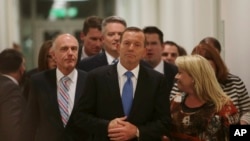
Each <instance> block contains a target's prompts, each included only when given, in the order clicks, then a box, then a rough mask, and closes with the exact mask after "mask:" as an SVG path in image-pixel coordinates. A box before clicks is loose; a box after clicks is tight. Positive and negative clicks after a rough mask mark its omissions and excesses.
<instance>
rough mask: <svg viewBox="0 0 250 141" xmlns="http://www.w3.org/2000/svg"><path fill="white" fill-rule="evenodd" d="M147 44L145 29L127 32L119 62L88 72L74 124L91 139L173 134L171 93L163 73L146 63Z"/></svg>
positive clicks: (143, 139)
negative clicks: (170, 104)
mask: <svg viewBox="0 0 250 141" xmlns="http://www.w3.org/2000/svg"><path fill="white" fill-rule="evenodd" d="M145 40H146V39H145V35H144V33H143V31H142V30H141V29H139V28H137V27H129V28H127V29H125V31H124V32H123V34H122V35H121V40H120V44H119V46H118V51H119V54H120V61H119V62H118V63H117V64H115V65H108V66H103V67H100V68H97V69H95V70H93V71H90V72H89V74H88V77H87V79H86V85H85V89H84V90H85V91H84V94H83V96H82V98H81V99H80V101H79V106H78V110H76V114H75V116H74V117H73V123H74V124H75V125H76V126H78V127H80V128H82V129H84V130H85V131H87V132H88V133H89V134H90V135H91V138H90V140H91V141H109V140H112V141H125V140H126V141H128V140H129V141H136V140H140V141H161V137H162V135H164V134H166V135H169V131H170V126H171V122H170V112H169V93H170V90H171V89H170V87H169V86H167V84H169V83H167V82H166V78H165V77H164V75H163V74H161V73H159V72H157V71H155V70H153V69H151V68H148V67H146V66H144V65H142V64H141V59H142V57H143V56H144V55H145V51H146V50H145ZM128 74H130V75H128ZM126 75H128V76H126Z"/></svg>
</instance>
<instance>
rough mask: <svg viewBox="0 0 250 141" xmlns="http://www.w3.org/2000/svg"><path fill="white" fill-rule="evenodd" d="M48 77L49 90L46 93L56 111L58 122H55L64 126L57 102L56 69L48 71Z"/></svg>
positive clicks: (53, 109)
mask: <svg viewBox="0 0 250 141" xmlns="http://www.w3.org/2000/svg"><path fill="white" fill-rule="evenodd" d="M45 75H46V79H47V80H48V85H47V86H48V92H46V94H47V95H48V97H49V101H50V102H49V103H50V104H51V107H50V108H51V109H52V111H53V112H54V113H55V119H57V121H58V122H56V123H55V124H58V125H59V126H63V123H62V121H61V114H60V111H59V106H58V102H57V82H56V70H52V71H48V72H47V73H46V74H45Z"/></svg>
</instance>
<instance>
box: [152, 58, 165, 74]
mask: <svg viewBox="0 0 250 141" xmlns="http://www.w3.org/2000/svg"><path fill="white" fill-rule="evenodd" d="M154 70H156V71H158V72H160V73H162V74H164V62H163V60H161V61H160V63H159V64H158V65H157V66H156V67H155V68H154Z"/></svg>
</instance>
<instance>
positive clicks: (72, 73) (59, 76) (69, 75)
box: [56, 68, 77, 83]
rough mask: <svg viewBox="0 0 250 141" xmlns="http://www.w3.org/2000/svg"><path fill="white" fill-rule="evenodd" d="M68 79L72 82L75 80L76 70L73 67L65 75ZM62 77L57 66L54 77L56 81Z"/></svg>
mask: <svg viewBox="0 0 250 141" xmlns="http://www.w3.org/2000/svg"><path fill="white" fill-rule="evenodd" d="M67 76H68V77H69V78H70V80H71V81H72V82H73V83H74V81H75V80H77V70H76V69H74V70H73V71H72V72H71V73H70V74H68V75H67ZM62 77H64V74H63V73H62V72H61V71H60V70H59V69H58V68H57V69H56V79H57V82H59V81H60V80H61V78H62Z"/></svg>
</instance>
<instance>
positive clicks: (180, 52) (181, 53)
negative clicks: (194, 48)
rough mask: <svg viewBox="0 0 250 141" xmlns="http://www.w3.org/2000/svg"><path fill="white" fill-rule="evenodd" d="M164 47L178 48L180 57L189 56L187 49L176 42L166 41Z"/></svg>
mask: <svg viewBox="0 0 250 141" xmlns="http://www.w3.org/2000/svg"><path fill="white" fill-rule="evenodd" d="M164 45H170V46H176V48H177V50H178V53H179V56H183V55H187V51H186V50H185V48H183V47H181V46H179V45H178V44H177V43H175V42H174V41H165V42H164Z"/></svg>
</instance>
